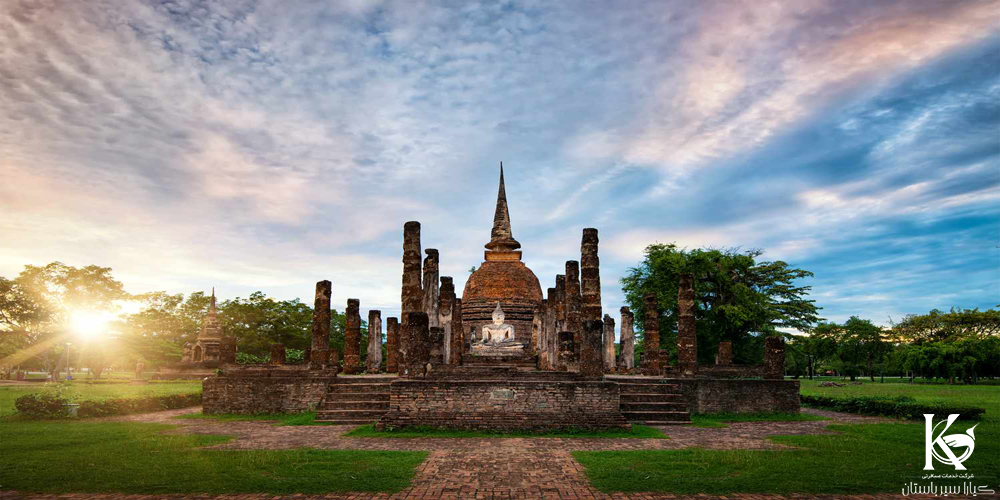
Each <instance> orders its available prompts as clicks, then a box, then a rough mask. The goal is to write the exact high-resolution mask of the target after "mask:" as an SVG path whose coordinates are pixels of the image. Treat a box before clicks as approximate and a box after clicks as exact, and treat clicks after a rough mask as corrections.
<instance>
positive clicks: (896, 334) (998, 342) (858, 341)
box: [785, 308, 1000, 384]
mask: <svg viewBox="0 0 1000 500" xmlns="http://www.w3.org/2000/svg"><path fill="white" fill-rule="evenodd" d="M785 367H786V370H787V371H788V373H789V374H791V375H793V376H809V377H812V376H814V375H816V374H824V373H827V372H833V373H835V374H837V375H841V376H844V377H849V378H850V379H851V380H855V379H856V378H857V377H868V378H869V379H871V380H872V381H874V380H875V378H876V377H879V378H880V379H881V378H883V377H886V376H890V377H908V378H909V379H910V381H911V382H912V381H913V380H914V379H915V378H916V377H920V378H923V379H927V380H935V379H940V380H947V381H948V382H949V383H955V382H956V381H962V382H965V383H968V384H975V383H978V382H979V381H980V379H982V378H995V377H998V376H1000V310H997V309H988V310H985V311H980V310H979V309H957V308H954V309H951V310H950V311H948V312H942V311H938V310H936V309H935V310H933V311H931V312H929V313H927V314H916V315H909V316H906V317H905V318H903V320H902V321H900V322H899V323H894V324H892V325H891V326H890V327H887V328H884V327H881V326H878V325H875V324H873V323H872V322H871V321H869V320H866V319H861V318H858V317H851V318H850V319H848V320H847V321H845V322H844V323H843V324H838V323H820V324H819V325H817V326H816V327H815V328H813V329H811V330H810V331H809V333H808V335H802V336H794V337H792V338H791V339H790V341H789V343H788V348H787V349H786V357H785Z"/></svg>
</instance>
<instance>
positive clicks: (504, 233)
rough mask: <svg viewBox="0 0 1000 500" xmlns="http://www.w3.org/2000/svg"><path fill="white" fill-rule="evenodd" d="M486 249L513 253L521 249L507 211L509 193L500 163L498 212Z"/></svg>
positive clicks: (494, 218) (494, 215)
mask: <svg viewBox="0 0 1000 500" xmlns="http://www.w3.org/2000/svg"><path fill="white" fill-rule="evenodd" d="M486 248H487V249H489V250H495V251H501V252H504V251H508V252H509V251H513V250H516V249H518V248H521V244H520V243H518V242H517V240H515V239H514V235H513V234H512V233H511V230H510V212H508V211H507V191H506V189H504V182H503V162H500V189H499V191H497V210H496V212H495V213H494V214H493V231H492V232H491V233H490V242H489V243H487V244H486Z"/></svg>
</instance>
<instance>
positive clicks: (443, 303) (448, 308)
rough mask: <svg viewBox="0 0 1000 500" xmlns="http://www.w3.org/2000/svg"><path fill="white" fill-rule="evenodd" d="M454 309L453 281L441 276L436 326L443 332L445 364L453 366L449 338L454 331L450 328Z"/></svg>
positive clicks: (448, 277) (449, 277)
mask: <svg viewBox="0 0 1000 500" xmlns="http://www.w3.org/2000/svg"><path fill="white" fill-rule="evenodd" d="M454 308H455V281H454V280H452V279H451V276H441V290H440V293H439V297H438V325H439V326H440V327H441V328H442V329H443V330H444V360H443V362H444V363H445V364H449V365H450V364H455V363H452V362H451V350H452V343H451V337H452V335H454V331H453V329H452V327H451V322H452V318H454Z"/></svg>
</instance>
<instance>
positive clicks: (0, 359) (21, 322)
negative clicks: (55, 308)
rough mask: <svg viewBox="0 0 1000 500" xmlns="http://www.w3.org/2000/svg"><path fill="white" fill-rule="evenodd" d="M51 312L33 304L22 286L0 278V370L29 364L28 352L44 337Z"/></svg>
mask: <svg viewBox="0 0 1000 500" xmlns="http://www.w3.org/2000/svg"><path fill="white" fill-rule="evenodd" d="M51 317H52V311H51V309H49V308H48V307H46V305H45V304H44V303H42V302H39V301H37V300H34V299H33V298H32V296H31V294H30V293H28V291H27V290H25V289H24V286H22V285H20V284H18V283H17V282H16V281H13V280H9V279H7V278H4V277H0V367H5V368H9V367H13V366H15V365H20V364H21V363H23V362H25V361H28V360H29V359H30V358H31V357H32V355H31V352H30V351H28V350H27V348H28V347H29V346H30V345H31V344H32V343H33V342H34V341H37V339H38V338H39V337H40V336H41V335H42V334H43V329H44V328H45V327H46V325H47V324H48V322H49V321H50V320H51Z"/></svg>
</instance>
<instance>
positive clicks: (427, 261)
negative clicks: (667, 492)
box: [203, 165, 799, 430]
mask: <svg viewBox="0 0 1000 500" xmlns="http://www.w3.org/2000/svg"><path fill="white" fill-rule="evenodd" d="M599 245H600V239H599V234H598V230H597V229H594V228H586V229H583V231H582V234H581V239H580V254H579V255H578V256H573V257H574V258H573V259H570V260H567V261H566V262H565V274H559V275H556V276H555V277H554V280H553V282H554V283H553V282H550V283H553V284H554V286H552V287H550V288H548V289H547V293H546V294H545V295H544V296H543V295H542V288H541V285H540V283H539V280H538V278H537V277H536V276H535V274H534V273H533V272H532V271H531V269H529V268H528V267H527V266H525V264H524V263H523V262H522V261H521V257H522V253H521V250H520V248H521V244H520V243H519V242H518V241H517V240H516V239H514V235H513V231H512V228H511V216H510V211H509V207H508V203H507V193H506V186H505V183H504V172H503V166H502V165H501V167H500V179H499V188H498V192H497V201H496V207H495V211H494V216H493V227H492V230H491V233H490V240H489V242H488V243H486V245H485V247H486V251H485V253H484V260H483V262H482V263H481V264H480V265H479V267H478V268H477V269H475V271H474V272H472V274H471V275H470V276H469V278H468V280H467V281H466V285H465V289H464V290H463V292H462V296H461V297H459V296H457V294H456V291H455V285H454V280H453V278H452V277H450V276H440V271H439V270H440V262H441V259H447V258H448V252H447V251H444V252H441V251H439V250H438V249H434V248H428V249H426V250H423V249H422V242H421V235H420V223H419V222H416V221H410V222H406V223H405V224H404V225H403V239H402V262H403V273H402V279H401V282H400V284H401V287H400V312H401V314H400V317H399V318H398V319H397V318H394V317H393V318H387V319H386V334H387V336H386V338H385V347H386V351H387V352H386V356H385V360H384V362H383V360H382V359H381V347H382V336H381V314H380V313H379V311H375V310H372V311H369V340H368V343H367V345H364V346H362V345H360V342H361V337H360V324H361V317H360V313H359V308H360V300H359V299H350V300H348V304H347V325H346V329H345V346H344V350H343V363H341V362H340V361H339V359H338V356H337V352H336V351H330V350H329V349H330V344H329V321H330V320H329V317H330V316H329V314H330V304H329V297H330V282H329V281H321V282H320V283H318V284H317V295H316V297H317V299H316V310H315V312H314V327H313V346H312V354H311V355H310V363H308V364H307V365H283V364H280V363H278V364H271V365H267V366H263V365H261V366H256V365H244V366H236V365H226V366H225V367H224V368H223V370H222V373H221V374H220V375H219V376H217V377H213V378H211V379H208V380H206V381H205V384H204V396H203V399H204V408H205V412H206V413H227V412H250V411H255V412H265V411H266V412H280V411H297V410H301V409H306V408H314V409H316V411H317V419H318V420H326V421H329V422H333V423H341V424H361V423H370V422H375V423H376V426H377V427H378V428H400V427H407V426H436V427H450V428H484V429H529V430H541V429H553V428H560V427H576V428H591V429H608V428H625V427H627V426H628V425H629V423H637V422H638V423H646V424H650V425H673V424H684V423H687V422H689V415H690V413H691V412H757V411H791V412H797V411H798V409H799V390H798V382H796V381H785V380H783V377H782V371H781V370H782V366H783V360H784V345H783V342H782V341H781V339H780V338H769V339H767V346H766V349H765V362H764V364H763V365H760V366H736V365H733V364H732V361H731V360H732V347H731V345H729V344H725V343H724V345H720V346H719V355H718V357H717V362H716V364H715V365H712V366H700V365H699V364H698V361H697V359H698V357H697V351H696V349H697V332H696V329H695V322H694V316H693V313H694V294H693V285H692V283H693V277H692V276H689V275H685V276H683V277H682V279H681V284H680V287H679V288H678V290H677V293H678V305H679V310H678V311H677V314H678V318H679V321H678V336H677V338H678V341H677V352H678V356H677V360H676V363H675V364H671V362H670V359H669V358H670V356H669V355H668V352H669V351H667V350H666V349H659V348H657V349H651V348H650V346H659V345H660V336H659V318H660V310H659V307H658V304H657V299H656V296H655V295H649V296H647V297H646V300H645V309H646V316H645V317H644V318H640V322H641V327H642V328H641V330H642V333H643V335H644V340H645V345H646V349H645V350H644V351H643V353H642V356H641V359H640V362H639V363H638V364H636V363H634V361H633V358H634V353H635V352H636V335H635V332H634V331H633V325H634V324H635V318H634V317H633V314H632V312H631V311H630V310H629V309H628V308H627V307H623V308H622V309H621V311H620V314H621V316H620V321H619V322H617V323H618V325H619V326H620V335H616V329H615V325H616V321H615V319H614V318H612V317H611V316H610V315H606V314H604V312H603V306H602V303H601V276H600V258H599ZM422 250H423V252H422ZM373 332H377V333H373ZM373 334H374V335H377V336H376V337H372V336H371V335H373ZM616 337H617V338H618V339H619V342H618V343H617V344H616V342H615V341H616ZM362 349H364V350H365V352H366V353H367V356H366V359H367V361H366V363H364V364H362V363H361V362H360V353H361V351H362ZM362 372H363V373H362Z"/></svg>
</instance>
